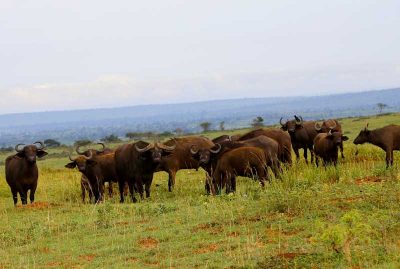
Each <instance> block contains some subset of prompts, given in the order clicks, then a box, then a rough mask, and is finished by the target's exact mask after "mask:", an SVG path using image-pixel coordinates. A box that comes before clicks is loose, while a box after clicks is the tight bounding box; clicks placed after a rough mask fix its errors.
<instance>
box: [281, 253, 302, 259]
mask: <svg viewBox="0 0 400 269" xmlns="http://www.w3.org/2000/svg"><path fill="white" fill-rule="evenodd" d="M304 255H307V254H306V253H298V252H286V253H280V254H278V255H276V256H277V257H279V258H284V259H286V260H293V259H294V258H296V257H299V256H304Z"/></svg>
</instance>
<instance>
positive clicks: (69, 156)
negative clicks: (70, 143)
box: [68, 154, 76, 162]
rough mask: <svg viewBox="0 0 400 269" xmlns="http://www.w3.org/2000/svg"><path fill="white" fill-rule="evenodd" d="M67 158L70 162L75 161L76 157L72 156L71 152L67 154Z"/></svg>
mask: <svg viewBox="0 0 400 269" xmlns="http://www.w3.org/2000/svg"><path fill="white" fill-rule="evenodd" d="M68 158H69V159H70V160H71V162H75V160H76V158H72V156H71V154H69V155H68Z"/></svg>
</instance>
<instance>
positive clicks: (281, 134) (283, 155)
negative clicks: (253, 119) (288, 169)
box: [238, 128, 292, 164]
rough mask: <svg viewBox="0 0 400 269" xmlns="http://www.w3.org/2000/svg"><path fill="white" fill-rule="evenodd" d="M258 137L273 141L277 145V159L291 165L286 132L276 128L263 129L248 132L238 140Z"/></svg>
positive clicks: (288, 139)
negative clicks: (262, 136)
mask: <svg viewBox="0 0 400 269" xmlns="http://www.w3.org/2000/svg"><path fill="white" fill-rule="evenodd" d="M260 135H264V136H266V137H269V138H272V139H274V140H275V141H276V142H278V144H279V155H278V159H279V160H280V161H281V162H283V163H287V164H291V163H292V152H291V148H292V143H291V141H290V136H289V134H288V133H287V132H285V131H283V130H280V129H276V128H265V129H262V128H261V129H257V130H253V131H250V132H248V133H246V134H244V135H241V136H240V137H239V138H238V140H239V141H243V140H248V139H250V138H254V137H257V136H260Z"/></svg>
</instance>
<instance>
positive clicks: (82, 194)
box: [81, 182, 86, 203]
mask: <svg viewBox="0 0 400 269" xmlns="http://www.w3.org/2000/svg"><path fill="white" fill-rule="evenodd" d="M81 196H82V202H83V203H84V202H85V197H86V188H85V186H84V185H83V183H82V182H81Z"/></svg>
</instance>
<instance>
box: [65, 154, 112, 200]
mask: <svg viewBox="0 0 400 269" xmlns="http://www.w3.org/2000/svg"><path fill="white" fill-rule="evenodd" d="M70 160H71V162H70V163H68V164H66V165H65V167H66V168H70V169H73V168H75V167H77V168H78V170H79V172H81V173H82V174H83V175H84V176H85V177H86V178H87V179H88V181H89V184H90V189H91V191H92V192H93V195H94V198H95V202H96V203H97V202H100V201H101V200H102V199H103V193H104V182H105V181H108V182H112V181H114V182H117V181H118V177H117V174H116V170H115V162H114V153H109V154H102V155H94V154H93V152H91V151H90V152H89V156H85V155H79V156H78V157H76V158H72V157H71V156H70Z"/></svg>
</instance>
